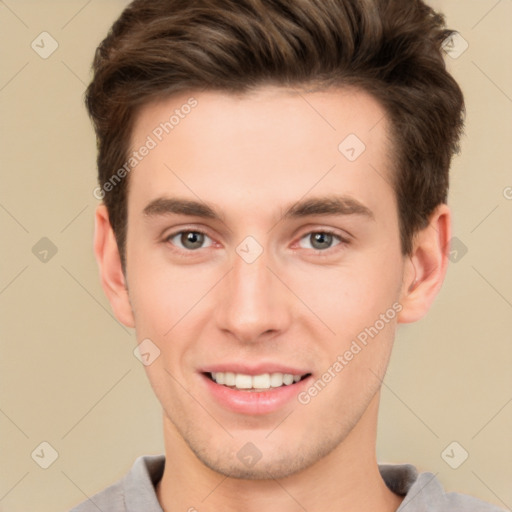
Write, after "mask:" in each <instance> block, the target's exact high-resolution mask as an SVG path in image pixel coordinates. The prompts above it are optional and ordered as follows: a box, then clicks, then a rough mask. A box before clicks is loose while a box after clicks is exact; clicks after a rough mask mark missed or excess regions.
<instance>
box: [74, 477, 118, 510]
mask: <svg viewBox="0 0 512 512" xmlns="http://www.w3.org/2000/svg"><path fill="white" fill-rule="evenodd" d="M98 510H108V511H109V512H125V511H126V507H125V501H124V493H123V480H119V481H118V482H116V483H115V484H113V485H111V486H109V487H107V488H106V489H103V490H102V491H101V492H99V493H97V494H95V495H94V496H92V497H90V498H89V499H87V500H86V501H83V502H82V503H80V504H79V505H77V506H76V507H74V508H73V509H71V510H70V512H98Z"/></svg>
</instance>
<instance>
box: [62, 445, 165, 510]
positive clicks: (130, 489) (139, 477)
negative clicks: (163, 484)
mask: <svg viewBox="0 0 512 512" xmlns="http://www.w3.org/2000/svg"><path fill="white" fill-rule="evenodd" d="M164 464H165V457H164V456H163V455H146V456H143V457H139V458H138V459H137V460H136V461H135V462H134V464H133V466H132V467H131V469H130V471H129V472H128V473H127V474H126V475H125V476H124V477H123V478H121V479H120V480H118V481H117V482H115V483H114V484H112V485H111V486H109V487H107V488H105V489H103V490H102V491H100V492H99V493H97V494H95V495H94V496H92V497H90V498H89V499H87V500H86V501H84V502H82V503H80V504H79V505H77V506H76V507H74V508H73V509H71V510H70V512H98V510H105V511H107V510H108V512H127V511H130V510H138V509H139V508H141V509H142V510H146V512H161V510H162V509H161V508H160V506H159V503H158V499H157V497H156V493H155V485H156V483H157V482H158V481H159V480H160V478H161V477H162V473H163V468H164Z"/></svg>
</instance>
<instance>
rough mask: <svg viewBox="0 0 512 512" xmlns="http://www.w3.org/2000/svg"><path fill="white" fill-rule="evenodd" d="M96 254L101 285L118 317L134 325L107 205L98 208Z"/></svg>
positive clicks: (125, 322)
mask: <svg viewBox="0 0 512 512" xmlns="http://www.w3.org/2000/svg"><path fill="white" fill-rule="evenodd" d="M94 254H95V256H96V261H97V262H98V266H99V270H100V278H101V285H102V287H103V291H104V292H105V295H106V296H107V298H108V300H109V302H110V305H111V306H112V310H113V311H114V314H115V316H116V318H117V319H118V320H119V321H120V322H121V323H122V324H124V325H126V326H127V327H134V326H135V322H134V318H133V312H132V309H131V305H130V300H129V297H128V289H127V287H126V280H125V276H124V273H123V268H122V265H121V257H120V255H119V249H118V246H117V242H116V239H115V235H114V232H113V230H112V226H111V225H110V220H109V216H108V212H107V208H106V207H105V205H103V204H102V205H100V206H98V208H97V209H96V216H95V233H94Z"/></svg>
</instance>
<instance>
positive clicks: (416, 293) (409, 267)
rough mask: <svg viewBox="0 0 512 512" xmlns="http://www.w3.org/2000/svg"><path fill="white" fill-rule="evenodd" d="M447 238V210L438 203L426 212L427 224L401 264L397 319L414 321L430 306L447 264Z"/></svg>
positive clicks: (448, 223) (449, 213) (416, 236)
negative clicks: (399, 307) (402, 268)
mask: <svg viewBox="0 0 512 512" xmlns="http://www.w3.org/2000/svg"><path fill="white" fill-rule="evenodd" d="M450 238H451V212H450V209H449V208H448V206H447V205H446V204H441V205H439V206H438V207H437V208H436V209H435V211H434V212H433V213H432V215H431V216H430V220H429V224H428V226H427V227H426V228H425V229H423V230H421V231H419V232H418V233H416V235H415V237H414V240H413V251H412V254H411V255H410V257H409V258H408V259H407V261H406V263H405V268H404V274H403V275H404V278H403V282H402V290H401V293H400V304H401V305H402V308H403V309H402V311H400V313H399V314H398V322H399V323H410V322H416V321H417V320H420V319H421V318H423V317H424V316H425V315H426V313H427V311H428V310H429V309H430V306H431V305H432V303H433V302H434V299H435V298H436V296H437V294H438V292H439V290H440V289H441V286H442V284H443V281H444V278H445V275H446V270H447V268H448V254H449V250H450V249H449V242H450Z"/></svg>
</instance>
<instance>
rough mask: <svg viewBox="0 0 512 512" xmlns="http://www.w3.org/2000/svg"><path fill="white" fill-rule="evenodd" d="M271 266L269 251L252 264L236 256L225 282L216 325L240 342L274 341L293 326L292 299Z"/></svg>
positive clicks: (217, 311) (217, 310)
mask: <svg viewBox="0 0 512 512" xmlns="http://www.w3.org/2000/svg"><path fill="white" fill-rule="evenodd" d="M268 263H269V262H268V258H267V256H266V252H263V254H261V255H260V256H259V258H258V259H257V260H256V261H254V262H252V263H247V262H246V261H244V259H243V258H241V257H240V256H238V255H237V254H236V255H235V256H234V261H233V267H232V269H231V271H230V272H229V273H228V274H227V275H226V277H225V278H224V279H223V282H222V287H221V290H220V295H219V297H218V298H219V305H218V306H217V308H216V310H215V316H216V322H217V326H218V327H219V328H220V329H221V330H223V331H224V332H226V333H229V334H230V335H231V336H233V337H234V338H236V339H237V340H238V341H239V342H242V343H252V342H258V341H263V340H267V339H271V338H274V337H276V336H277V335H278V334H280V333H282V332H284V331H285V330H286V329H287V328H288V326H289V325H290V321H291V316H292V312H291V310H290V307H291V304H290V303H289V301H290V297H289V295H288V296H287V294H286V289H285V287H284V286H283V284H282V283H281V282H280V281H279V279H277V277H276V276H275V275H274V273H275V270H274V271H271V270H270V269H269V268H268Z"/></svg>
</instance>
